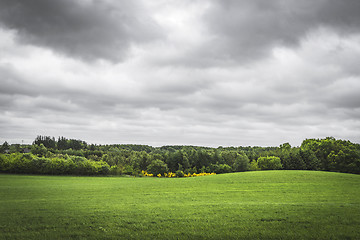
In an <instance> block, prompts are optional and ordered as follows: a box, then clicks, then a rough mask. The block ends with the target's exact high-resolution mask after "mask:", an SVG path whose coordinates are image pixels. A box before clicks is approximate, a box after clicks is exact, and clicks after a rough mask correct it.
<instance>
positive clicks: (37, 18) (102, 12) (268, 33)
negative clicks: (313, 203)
mask: <svg viewBox="0 0 360 240" xmlns="http://www.w3.org/2000/svg"><path fill="white" fill-rule="evenodd" d="M34 2H35V3H34ZM31 3H32V4H30V1H26V2H20V1H10V0H0V5H1V6H2V7H1V8H0V9H1V10H0V22H1V23H2V29H1V28H0V84H1V87H0V111H1V114H0V132H1V133H2V135H1V136H0V141H4V140H10V141H14V142H16V141H17V142H19V139H20V140H21V139H28V140H26V141H27V142H31V141H32V140H33V139H34V138H35V137H36V135H38V134H43V135H54V136H59V135H64V136H66V137H70V138H81V139H84V140H86V141H89V142H94V143H140V144H151V145H168V144H194V145H208V146H219V145H224V146H228V145H272V146H274V145H279V144H281V143H283V142H290V143H291V144H292V145H298V144H300V143H301V141H302V140H303V139H305V138H311V137H326V136H334V137H340V138H345V139H349V140H352V141H357V142H358V141H360V139H359V136H360V135H359V131H360V120H359V116H360V115H359V114H360V112H359V109H360V105H359V103H360V99H359V97H358V92H359V90H360V77H359V76H360V72H359V68H358V66H357V65H358V60H359V59H360V44H359V42H360V41H359V40H360V33H359V29H358V28H359V26H360V25H359V24H358V23H359V16H358V15H357V14H355V12H357V11H356V10H355V9H358V7H359V4H358V3H357V2H356V1H350V0H345V1H335V0H334V1H333V0H322V1H320V0H319V1H295V0H283V1H281V0H276V1H259V0H255V1H230V0H228V1H220V0H219V1H210V2H209V1H203V0H198V1H186V3H184V2H183V1H177V0H173V1H169V2H167V4H162V3H145V2H141V1H140V2H137V3H136V5H134V3H129V2H125V1H124V2H123V1H121V2H120V3H119V2H115V1H110V0H108V1H90V0H83V1H77V2H76V3H75V2H74V1H72V2H70V0H64V1H53V2H51V4H50V2H48V1H44V0H42V1H40V0H37V1H32V2H31ZM175 3H176V4H175ZM151 4H154V5H151ZM345 13H347V14H345ZM15 16H16V17H15ZM119 19H120V20H119ZM10 29H12V30H10ZM162 34H163V35H162ZM159 36H160V38H157V37H159ZM164 36H166V37H164ZM129 49H131V50H130V51H129ZM128 51H129V52H128ZM127 52H128V53H129V54H128V55H126V54H127ZM58 53H62V54H58ZM96 59H107V60H111V61H92V60H96ZM89 60H91V61H89ZM119 60H121V62H117V61H119Z"/></svg>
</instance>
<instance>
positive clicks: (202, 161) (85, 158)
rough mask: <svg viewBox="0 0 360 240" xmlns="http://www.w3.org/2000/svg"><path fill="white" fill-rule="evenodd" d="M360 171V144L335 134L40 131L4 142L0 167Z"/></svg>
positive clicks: (82, 171) (104, 171) (180, 172)
mask: <svg viewBox="0 0 360 240" xmlns="http://www.w3.org/2000/svg"><path fill="white" fill-rule="evenodd" d="M276 169H284V170H320V171H335V172H345V173H356V174H359V173H360V145H359V144H355V143H352V142H350V141H346V140H338V139H335V138H333V137H327V138H324V139H306V140H304V141H303V142H302V144H301V145H300V146H298V147H292V146H291V145H290V144H289V143H284V144H282V145H280V146H279V147H251V146H248V147H241V146H240V147H218V148H210V147H198V146H162V147H152V146H147V145H132V144H112V145H95V144H88V143H86V142H85V141H82V140H77V139H67V138H65V137H59V138H58V139H55V138H54V137H49V136H37V137H36V139H35V140H34V142H33V144H32V145H20V144H11V145H10V144H8V143H7V142H4V143H3V144H2V145H1V147H0V172H6V173H34V174H74V175H98V174H101V175H109V174H110V175H135V176H139V175H140V176H141V174H142V172H144V171H146V172H148V173H150V174H154V176H155V175H158V174H163V173H165V172H173V173H176V175H177V176H180V177H181V176H184V174H194V173H195V174H196V173H205V172H207V173H212V172H213V173H217V174H218V173H229V172H241V171H249V170H251V171H255V170H276Z"/></svg>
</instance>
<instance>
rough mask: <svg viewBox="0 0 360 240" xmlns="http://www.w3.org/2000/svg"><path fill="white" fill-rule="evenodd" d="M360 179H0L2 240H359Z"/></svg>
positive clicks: (303, 174) (304, 174) (258, 174)
mask: <svg viewBox="0 0 360 240" xmlns="http://www.w3.org/2000/svg"><path fill="white" fill-rule="evenodd" d="M359 189H360V176H359V175H354V174H346V173H334V172H317V171H284V170H282V171H254V172H241V173H229V174H219V175H213V176H203V177H192V178H154V177H118V176H117V177H76V176H39V175H11V174H0V239H360V192H359Z"/></svg>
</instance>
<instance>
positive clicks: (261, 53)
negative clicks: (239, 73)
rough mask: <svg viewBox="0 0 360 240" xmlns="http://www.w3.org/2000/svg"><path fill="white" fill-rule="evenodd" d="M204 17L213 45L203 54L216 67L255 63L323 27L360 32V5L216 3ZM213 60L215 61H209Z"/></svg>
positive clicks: (287, 0) (350, 1)
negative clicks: (247, 62) (224, 64)
mask: <svg viewBox="0 0 360 240" xmlns="http://www.w3.org/2000/svg"><path fill="white" fill-rule="evenodd" d="M213 3H214V4H213V5H212V7H211V8H210V10H209V11H208V13H207V14H205V17H204V19H205V22H206V24H207V26H208V29H209V31H210V33H211V34H212V35H213V38H212V39H213V40H211V41H210V42H208V43H207V44H206V45H205V48H203V49H200V50H199V53H198V54H200V55H203V54H205V55H208V57H209V58H210V59H213V61H214V63H218V62H221V61H224V60H228V61H236V62H238V61H241V62H244V61H245V62H246V61H252V60H256V59H258V58H262V57H266V56H267V55H269V54H270V53H271V49H272V48H273V47H276V46H290V47H292V46H297V45H298V43H299V42H300V40H301V39H302V38H304V37H306V35H307V34H308V33H309V32H311V31H313V30H316V29H318V28H319V27H327V28H332V29H334V30H335V31H339V32H342V33H345V34H352V33H358V32H359V30H360V14H359V12H360V1H358V0H342V1H338V0H321V1H320V0H317V1H310V0H305V1H295V0H273V1H264V0H245V1H238V0H216V1H213ZM208 61H210V60H208Z"/></svg>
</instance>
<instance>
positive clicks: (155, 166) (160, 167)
mask: <svg viewBox="0 0 360 240" xmlns="http://www.w3.org/2000/svg"><path fill="white" fill-rule="evenodd" d="M147 172H149V173H151V174H154V176H155V175H158V174H164V173H166V172H168V166H167V164H166V163H164V162H163V161H161V160H160V159H156V160H153V161H152V162H151V163H150V165H149V166H148V167H147Z"/></svg>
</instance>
